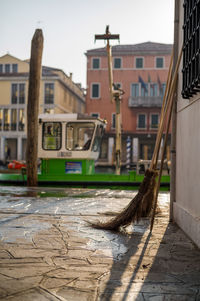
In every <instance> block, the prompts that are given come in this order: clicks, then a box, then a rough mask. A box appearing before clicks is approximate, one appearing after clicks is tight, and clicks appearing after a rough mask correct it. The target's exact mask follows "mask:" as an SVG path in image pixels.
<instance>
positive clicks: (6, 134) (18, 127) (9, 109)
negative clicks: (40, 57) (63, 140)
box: [0, 54, 85, 162]
mask: <svg viewBox="0 0 200 301" xmlns="http://www.w3.org/2000/svg"><path fill="white" fill-rule="evenodd" d="M28 81H29V61H22V60H20V59H18V58H16V57H14V56H12V55H9V54H6V55H4V56H2V57H0V160H1V161H3V162H4V161H5V160H6V159H17V160H25V157H26V138H27V137H26V110H27V101H28ZM71 112H73V113H84V112H85V95H84V90H83V89H82V88H81V85H80V84H75V83H74V82H73V81H72V74H70V76H67V75H66V74H65V73H64V72H63V71H62V70H60V69H56V68H50V67H45V66H42V76H41V83H40V99H39V113H71Z"/></svg>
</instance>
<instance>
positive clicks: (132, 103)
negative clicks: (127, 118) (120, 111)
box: [128, 96, 163, 108]
mask: <svg viewBox="0 0 200 301" xmlns="http://www.w3.org/2000/svg"><path fill="white" fill-rule="evenodd" d="M162 101H163V97H162V96H136V97H129V100H128V106H129V107H135V108H136V107H143V108H150V107H157V108H161V106H162Z"/></svg>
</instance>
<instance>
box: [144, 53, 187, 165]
mask: <svg viewBox="0 0 200 301" xmlns="http://www.w3.org/2000/svg"><path fill="white" fill-rule="evenodd" d="M181 56H182V49H181V52H180V54H179V57H178V60H177V63H176V68H175V71H174V76H173V79H172V84H171V86H170V89H169V93H168V98H167V99H169V100H168V101H167V102H166V106H165V111H164V114H163V118H162V119H161V121H160V127H159V131H158V133H157V137H156V145H155V149H154V153H153V157H152V160H151V165H150V170H151V169H155V168H156V162H155V158H156V154H157V152H158V151H159V146H160V142H161V139H162V134H163V128H164V121H165V119H166V116H167V112H168V109H169V108H170V107H171V106H172V103H173V97H172V96H173V93H174V88H175V84H176V78H177V75H178V68H179V65H180V61H181Z"/></svg>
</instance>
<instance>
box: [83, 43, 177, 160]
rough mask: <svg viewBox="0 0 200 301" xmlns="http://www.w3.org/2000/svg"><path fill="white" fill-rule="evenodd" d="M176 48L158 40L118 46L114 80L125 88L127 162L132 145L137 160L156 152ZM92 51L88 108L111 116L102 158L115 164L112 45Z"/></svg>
mask: <svg viewBox="0 0 200 301" xmlns="http://www.w3.org/2000/svg"><path fill="white" fill-rule="evenodd" d="M171 52H172V45H170V44H160V43H152V42H146V43H142V44H136V45H116V46H113V47H112V57H113V62H112V64H113V81H114V83H115V84H116V85H118V86H119V87H120V88H121V89H122V90H123V91H124V92H125V94H124V95H123V96H122V101H121V118H122V120H121V124H122V164H126V162H127V151H129V152H130V154H129V155H130V161H131V163H134V162H137V161H138V160H139V159H145V160H148V159H151V157H152V153H153V149H154V143H155V139H156V133H157V128H158V124H159V118H160V111H161V106H162V100H163V95H164V92H165V86H166V81H167V75H168V68H169V64H170V58H171ZM86 56H87V94H86V112H87V113H88V114H90V115H93V116H100V117H101V118H104V119H106V120H107V122H108V125H107V130H106V133H105V138H104V141H103V144H102V149H101V155H100V160H99V164H113V149H114V144H115V104H114V103H111V101H110V98H109V79H108V65H107V53H106V47H105V48H98V49H92V50H88V51H87V52H86ZM130 141H131V143H130V149H129V148H128V147H127V145H128V143H129V142H130ZM168 157H169V147H168Z"/></svg>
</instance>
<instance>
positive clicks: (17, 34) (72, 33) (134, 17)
mask: <svg viewBox="0 0 200 301" xmlns="http://www.w3.org/2000/svg"><path fill="white" fill-rule="evenodd" d="M0 11H1V18H0V56H3V55H5V54H6V53H9V54H11V55H13V56H15V57H17V58H19V59H21V60H25V59H28V58H30V51H31V40H32V37H33V35H34V32H35V30H36V29H37V28H41V29H42V32H43V36H44V48H43V55H42V65H44V66H49V67H54V68H59V69H62V70H63V71H64V72H65V73H66V74H67V75H69V74H70V73H73V81H74V82H76V83H81V84H82V86H83V87H86V56H85V53H86V52H87V50H89V49H94V48H101V47H104V46H105V45H106V44H105V42H104V41H103V40H98V41H96V42H95V41H94V36H95V34H103V33H105V29H106V25H109V29H110V32H111V33H112V34H119V35H120V44H121V45H125V44H138V43H143V42H147V41H151V42H157V43H166V44H172V43H173V34H174V33H173V28H174V0H0ZM111 44H112V45H117V44H118V41H112V43H111Z"/></svg>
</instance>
